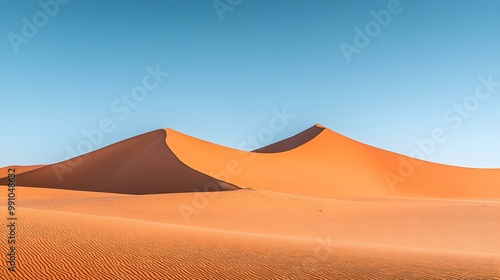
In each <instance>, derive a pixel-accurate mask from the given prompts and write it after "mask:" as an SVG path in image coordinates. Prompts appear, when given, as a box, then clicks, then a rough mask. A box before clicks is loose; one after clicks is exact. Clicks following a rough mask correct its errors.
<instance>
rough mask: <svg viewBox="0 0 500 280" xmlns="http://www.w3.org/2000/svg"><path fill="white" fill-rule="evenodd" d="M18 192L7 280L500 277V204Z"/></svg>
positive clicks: (264, 194)
mask: <svg viewBox="0 0 500 280" xmlns="http://www.w3.org/2000/svg"><path fill="white" fill-rule="evenodd" d="M40 190H42V192H44V191H46V192H48V194H47V195H45V196H44V198H39V197H38V196H43V194H42V192H40ZM68 192H72V193H73V195H71V196H69V195H68V194H67V193H68ZM33 193H36V195H35V196H34V195H32V194H33ZM100 194H101V195H102V194H103V193H100ZM1 195H2V196H4V195H6V192H5V191H4V189H2V193H1ZM18 195H19V201H20V202H19V204H20V208H19V210H18V212H19V213H18V215H19V220H18V227H19V230H18V243H17V244H16V245H17V247H18V254H19V258H18V269H17V272H15V273H11V272H9V271H7V270H6V269H2V270H0V278H1V279H500V278H499V275H500V253H499V252H500V235H499V234H498V232H500V201H498V200H496V201H495V200H489V201H475V200H431V199H370V200H335V199H320V198H314V197H304V196H295V195H289V194H281V193H275V192H269V191H261V190H236V191H232V192H210V193H203V192H201V193H193V192H191V193H179V194H154V195H141V196H138V195H113V194H110V195H108V196H105V195H103V196H95V195H94V194H92V193H87V192H78V191H61V192H60V193H58V191H57V190H51V189H40V188H28V187H19V188H18ZM49 196H51V197H52V198H49ZM1 205H2V207H3V206H5V202H2V204H1ZM5 218H6V216H5V215H2V219H5ZM0 246H1V247H2V248H6V246H7V244H6V239H5V238H2V239H0Z"/></svg>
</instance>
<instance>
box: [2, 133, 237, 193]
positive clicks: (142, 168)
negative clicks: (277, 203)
mask: <svg viewBox="0 0 500 280" xmlns="http://www.w3.org/2000/svg"><path fill="white" fill-rule="evenodd" d="M165 137H166V134H165V130H163V129H162V130H156V131H152V132H149V133H146V134H143V135H139V136H136V137H133V138H130V139H127V140H124V141H121V142H118V143H116V144H113V145H111V146H108V147H105V148H103V149H100V150H97V151H95V152H92V153H89V154H86V155H83V156H80V157H78V158H74V159H71V160H68V161H64V162H61V163H57V164H51V165H47V166H44V167H41V168H38V169H35V170H32V171H27V172H24V173H20V174H18V176H17V184H18V185H27V186H35V187H45V188H58V189H68V190H80V191H96V192H111V193H123V194H152V193H171V192H191V191H214V190H227V189H236V187H235V186H231V185H229V184H227V183H224V182H221V181H219V180H216V179H214V178H211V177H209V176H207V175H205V174H202V173H200V172H198V171H196V170H193V169H192V168H190V167H188V166H186V165H185V164H183V163H182V162H180V161H179V160H178V159H177V158H176V156H175V155H174V154H173V153H172V151H171V150H170V149H169V148H168V147H167V146H166V145H165ZM0 184H2V185H5V184H7V180H6V179H5V178H4V179H0Z"/></svg>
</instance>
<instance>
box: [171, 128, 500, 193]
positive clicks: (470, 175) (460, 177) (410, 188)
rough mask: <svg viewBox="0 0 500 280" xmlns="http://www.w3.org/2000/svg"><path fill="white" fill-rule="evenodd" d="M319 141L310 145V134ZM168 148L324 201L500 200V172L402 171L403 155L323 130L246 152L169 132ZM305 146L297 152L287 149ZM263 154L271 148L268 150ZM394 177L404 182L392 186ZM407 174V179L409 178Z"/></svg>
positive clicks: (197, 163)
mask: <svg viewBox="0 0 500 280" xmlns="http://www.w3.org/2000/svg"><path fill="white" fill-rule="evenodd" d="M318 131H319V134H317V136H316V137H314V138H312V139H310V140H309V141H307V142H304V138H307V137H304V136H305V135H310V134H315V133H316V132H318ZM167 134H168V135H169V136H168V137H167V140H166V142H167V145H168V146H169V147H171V149H172V151H173V153H174V154H175V155H176V156H177V157H178V158H179V159H180V160H181V161H182V162H184V163H185V164H186V165H188V166H190V167H192V168H194V169H196V170H198V171H200V172H202V173H205V174H209V175H210V176H213V177H216V178H218V179H221V180H223V181H226V182H229V183H231V184H234V185H237V186H239V187H242V188H257V189H265V190H272V191H278V192H285V193H292V194H299V195H310V196H318V197H329V198H342V197H393V196H401V197H429V198H492V197H493V198H497V197H500V188H499V187H498V182H499V181H500V169H474V168H462V167H455V166H447V165H442V164H437V163H431V162H419V163H418V164H419V165H418V166H414V167H412V169H413V170H412V172H411V174H410V175H408V174H406V173H408V172H407V171H406V170H404V169H403V171H405V172H400V170H401V161H402V160H403V161H408V162H415V160H414V159H409V158H407V157H404V156H402V155H399V154H396V153H392V152H389V151H385V150H382V149H378V148H375V147H372V146H369V145H366V144H363V143H360V142H357V141H355V140H352V139H349V138H347V137H345V136H342V135H340V134H337V133H335V132H333V131H331V130H329V129H323V127H322V126H317V127H316V128H314V127H313V128H311V129H309V130H308V131H307V134H299V135H297V136H295V137H292V138H291V139H288V140H285V141H284V142H282V144H283V145H281V146H279V147H278V146H275V145H271V146H270V148H268V152H267V153H252V152H243V151H239V150H235V149H230V148H227V147H223V146H219V145H216V144H213V143H209V142H206V141H203V140H200V139H196V138H193V137H190V136H187V135H184V134H182V133H179V132H176V131H174V130H170V129H168V130H167ZM286 143H301V145H299V146H297V147H296V148H294V149H291V150H286V151H283V152H278V153H272V152H269V151H270V150H271V151H272V150H274V149H276V150H279V151H282V150H284V149H286V147H289V146H290V145H288V144H286ZM263 150H266V148H264V149H263ZM388 174H393V175H394V176H399V177H400V178H401V182H398V184H396V185H395V186H392V185H391V184H389V182H388V180H387V176H388ZM405 176H406V177H405Z"/></svg>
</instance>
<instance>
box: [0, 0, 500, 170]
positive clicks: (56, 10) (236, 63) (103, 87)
mask: <svg viewBox="0 0 500 280" xmlns="http://www.w3.org/2000/svg"><path fill="white" fill-rule="evenodd" d="M54 1H55V0H52V1H50V0H41V3H49V4H47V5H48V6H47V8H45V10H47V11H45V10H44V9H43V8H42V6H40V4H39V3H38V1H27V0H18V1H12V0H0V34H1V35H2V37H1V38H2V39H1V40H2V41H1V42H2V43H1V44H0V96H1V101H0V102H1V103H0V104H1V108H0V129H1V130H0V166H5V165H10V164H37V163H52V162H57V161H61V160H64V159H66V156H67V151H66V149H67V147H76V146H77V145H78V144H79V143H80V142H81V141H85V139H86V138H85V136H84V134H83V133H82V131H83V130H85V129H86V130H92V129H96V128H98V127H99V122H100V121H101V120H103V119H109V120H110V121H111V122H112V125H113V126H114V130H113V131H112V132H111V133H105V134H104V136H103V139H102V141H99V142H98V143H96V144H95V145H94V144H93V145H92V147H91V148H92V149H97V148H100V147H103V146H106V145H109V144H112V143H114V142H117V141H120V140H123V139H125V138H128V137H131V136H135V135H137V134H140V133H144V132H148V131H151V130H154V129H158V128H164V127H171V128H174V129H176V130H179V131H181V132H184V133H187V134H190V135H193V136H195V137H198V138H203V139H206V140H209V141H212V142H216V143H219V144H222V145H226V146H230V147H237V146H239V144H240V143H241V142H242V141H245V139H247V137H249V136H254V135H258V133H259V132H261V131H263V129H265V128H267V127H268V125H269V121H270V120H271V119H272V118H273V116H274V113H273V110H274V109H278V110H282V108H283V107H284V106H286V107H287V110H288V112H289V113H290V114H294V115H295V116H296V117H295V118H294V119H292V120H291V121H290V123H289V124H288V125H287V126H286V128H285V129H284V130H283V131H280V132H276V133H275V135H274V138H273V140H275V141H277V140H280V139H282V138H285V137H288V136H291V135H293V134H295V133H297V132H300V131H302V130H303V129H305V128H307V127H309V126H311V125H314V124H315V123H321V124H323V125H325V126H327V127H329V128H330V129H332V130H334V131H337V132H339V133H341V134H344V135H346V136H348V137H351V138H354V139H356V140H359V141H362V142H364V143H367V144H370V145H373V146H377V147H380V148H384V149H387V150H391V151H395V152H399V153H403V154H409V153H410V152H411V151H412V150H414V149H415V148H416V145H415V140H417V139H423V138H426V137H429V136H430V135H431V134H432V131H433V130H434V129H436V128H442V129H443V130H444V131H445V132H446V133H447V137H448V138H447V140H446V142H445V143H442V144H439V145H438V146H437V148H436V150H435V152H434V153H432V154H431V155H429V156H428V159H429V160H431V161H435V162H441V163H448V164H454V165H462V166H475V167H500V87H495V88H496V92H493V93H492V94H491V95H490V96H489V97H488V98H485V100H479V103H478V104H475V103H474V99H473V98H472V99H471V98H469V99H467V100H468V101H467V102H469V103H468V104H469V105H468V106H469V108H474V110H473V111H472V112H470V114H468V118H466V117H462V116H460V115H458V113H456V112H455V111H452V112H448V110H454V104H455V103H457V104H461V103H463V101H464V99H466V98H468V97H471V96H473V95H474V92H475V89H476V87H478V86H479V85H480V84H481V83H480V82H479V80H478V77H480V76H483V77H485V78H486V79H487V78H488V75H491V76H492V79H493V80H494V81H499V82H500V17H499V16H498V15H499V14H500V1H494V0H491V1H484V0H477V1H472V0H471V1H463V0H462V1H460V0H446V1H445V0H443V1H418V0H413V1H409V0H401V1H400V5H399V6H397V7H396V8H395V7H394V6H391V7H392V9H393V10H392V12H389V14H390V15H391V19H390V20H389V21H387V18H383V17H382V19H383V20H385V22H383V23H384V25H385V26H382V25H381V24H380V23H377V24H378V25H377V24H375V25H373V23H370V22H371V21H374V20H375V19H374V16H373V15H372V14H371V11H375V12H379V11H381V10H384V11H388V5H395V4H394V3H391V1H387V0H383V1H378V0H377V1H375V0H367V1H354V0H345V1H327V0H324V1H319V0H318V1H309V0H308V1H306V0H302V1H292V0H288V1H285V0H282V1H272V0H245V1H242V2H241V3H238V1H237V0H232V1H227V0H221V1H220V2H217V7H218V9H219V10H218V11H217V9H216V8H215V7H214V4H213V2H212V1H194V0H191V1H188V0H178V1H160V0H147V1H138V0H137V1H131V0H108V1H97V0H85V1H83V0H71V1H69V2H68V3H66V4H57V5H54V3H58V2H54ZM60 1H61V2H64V1H62V0H60ZM66 1H68V0H66ZM50 3H52V4H50ZM231 3H232V4H233V6H231ZM238 4H239V5H238ZM225 5H226V6H225ZM228 5H229V6H228ZM224 9H227V10H226V11H224ZM393 12H394V13H393ZM48 13H50V14H51V15H50V14H48ZM382 14H384V13H382ZM23 18H26V20H23ZM26 22H28V23H26ZM31 24H33V26H34V27H35V28H37V30H36V31H33V30H32V28H31V29H30V26H29V25H31ZM35 24H38V25H39V26H40V27H37V26H36V25H35ZM33 26H31V27H33ZM367 26H368V27H369V28H372V29H369V30H371V31H370V32H371V34H372V35H373V37H369V38H370V42H369V43H368V44H365V45H362V44H361V45H359V44H358V46H361V47H360V48H358V52H357V53H353V54H352V55H350V56H349V58H350V62H348V60H347V59H346V57H345V55H344V54H343V51H342V49H341V47H340V46H341V44H342V43H343V42H344V43H345V44H349V45H351V46H354V47H356V45H355V36H358V37H359V35H356V31H355V28H356V27H357V28H359V29H360V30H362V32H363V33H366V30H365V28H366V27H367ZM377 26H378V28H379V29H378V30H377V29H376V28H377ZM373 28H375V29H373ZM23 29H24V30H23ZM23 31H24V34H23ZM366 36H369V35H366ZM20 38H21V39H20ZM357 39H359V38H357ZM358 41H359V40H358ZM358 43H359V42H358ZM364 43H366V42H364ZM16 49H17V53H16ZM157 65H159V68H160V69H161V71H163V72H168V73H169V76H168V77H164V78H162V79H163V80H162V81H161V83H159V84H158V85H157V86H156V87H155V88H154V89H151V90H149V91H148V92H147V97H146V98H145V99H144V100H142V101H141V102H136V103H137V104H135V105H136V108H135V109H131V110H130V113H129V114H128V115H126V116H125V108H124V106H125V105H124V104H128V103H124V102H123V101H121V100H120V98H121V97H122V95H130V94H131V92H132V91H133V90H134V88H135V87H136V86H140V85H142V83H143V79H144V78H145V77H146V76H147V75H148V71H147V70H146V67H148V66H149V67H151V68H153V69H154V68H156V66H157ZM148 83H149V85H151V84H154V83H155V81H154V80H148ZM135 89H137V88H135ZM482 91H483V92H482V94H485V93H487V91H486V88H484V87H483V88H482ZM115 100H117V101H115ZM477 100H478V99H476V101H477ZM114 102H115V103H114ZM116 102H117V103H116ZM112 104H114V106H115V107H114V109H112ZM476 105H478V108H475V107H474V106H476ZM127 106H129V105H127ZM129 107H130V106H129ZM120 108H121V111H120V110H118V109H120ZM447 112H448V120H446V119H444V118H443V114H445V113H447ZM465 113H469V112H465ZM457 116H460V117H457ZM120 117H122V118H123V120H122V119H121V118H120ZM460 120H462V122H461V123H460V124H459V121H460Z"/></svg>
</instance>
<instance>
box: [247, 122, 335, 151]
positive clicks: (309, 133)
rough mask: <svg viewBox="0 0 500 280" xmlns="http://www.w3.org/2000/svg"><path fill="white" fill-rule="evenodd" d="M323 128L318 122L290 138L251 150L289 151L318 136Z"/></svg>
mask: <svg viewBox="0 0 500 280" xmlns="http://www.w3.org/2000/svg"><path fill="white" fill-rule="evenodd" d="M324 129H325V127H324V126H321V125H319V124H317V125H315V126H313V127H310V128H308V129H306V130H304V131H302V132H301V133H299V134H297V135H295V136H292V137H290V138H287V139H284V140H281V141H279V142H276V143H273V144H271V145H268V146H265V147H262V148H259V149H257V150H253V151H252V152H255V153H279V152H285V151H289V150H292V149H295V148H297V147H299V146H301V145H304V144H305V143H307V142H309V141H311V140H312V139H314V137H316V136H318V135H319V134H320V133H321V132H322V131H323V130H324Z"/></svg>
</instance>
